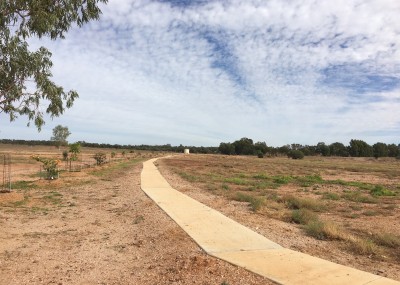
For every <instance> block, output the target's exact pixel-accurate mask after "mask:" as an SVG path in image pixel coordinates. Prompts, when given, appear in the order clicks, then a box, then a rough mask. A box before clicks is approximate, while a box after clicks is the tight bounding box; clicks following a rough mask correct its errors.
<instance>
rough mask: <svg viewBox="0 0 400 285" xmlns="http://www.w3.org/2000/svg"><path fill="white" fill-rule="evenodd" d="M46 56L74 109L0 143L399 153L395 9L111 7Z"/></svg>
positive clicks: (21, 128)
mask: <svg viewBox="0 0 400 285" xmlns="http://www.w3.org/2000/svg"><path fill="white" fill-rule="evenodd" d="M102 11H103V15H102V17H101V19H100V20H99V21H97V22H92V23H90V24H87V25H86V26H84V27H83V28H81V29H77V28H73V29H71V30H70V32H69V33H68V34H67V36H66V39H64V40H58V41H55V42H52V41H49V40H46V39H45V40H42V41H38V40H32V41H31V42H30V46H31V47H32V49H34V48H37V47H38V46H40V45H45V46H46V47H48V48H49V49H50V50H51V51H52V53H53V57H52V59H53V63H54V67H53V75H54V81H55V82H57V83H58V84H60V85H62V86H64V87H65V89H67V90H69V89H75V90H77V91H78V92H79V94H80V98H79V99H78V100H77V101H76V103H75V105H74V107H73V108H72V109H69V110H67V111H66V112H65V114H64V115H63V116H62V117H59V118H55V119H54V120H50V119H48V120H47V121H46V125H45V126H44V127H43V130H42V131H41V132H40V133H38V132H37V130H36V129H35V128H34V127H32V126H31V127H30V128H27V127H26V122H27V121H26V118H24V117H21V118H20V119H18V120H17V121H16V122H13V123H11V124H10V123H8V121H7V119H6V117H5V116H4V115H1V119H2V121H3V123H2V125H1V128H0V137H1V138H20V139H49V138H50V137H51V133H52V129H53V128H54V127H55V126H56V125H58V124H61V125H65V126H68V127H69V129H70V131H71V132H72V135H71V136H70V138H69V141H70V142H73V141H78V140H84V141H88V142H99V143H101V142H104V143H119V144H166V143H170V144H173V145H179V144H183V145H196V146H200V145H204V146H211V145H214V146H217V145H219V143H220V142H228V141H234V140H236V139H240V138H241V137H249V138H252V139H253V140H255V141H266V142H267V144H268V145H273V146H280V145H284V144H290V143H301V144H316V143H318V142H320V141H323V142H326V143H333V142H336V141H339V142H343V143H345V144H347V143H348V142H349V141H350V139H353V138H354V139H362V140H365V141H367V142H368V143H375V142H378V141H380V142H386V143H396V144H397V143H400V112H399V110H400V20H399V17H398V15H400V1H393V0H375V1H365V0H337V1H311V0H310V1H306V0H292V1H288V0H268V1H265V0H245V1H242V0H236V1H230V0H220V1H218V0H215V1H206V0H193V1H189V0H185V1H184V0H181V1H179V0H174V1H173V0H169V1H167V0H159V1H156V0H154V1H150V0H135V1H133V0H132V1H128V0H110V1H109V3H108V4H107V5H106V6H102Z"/></svg>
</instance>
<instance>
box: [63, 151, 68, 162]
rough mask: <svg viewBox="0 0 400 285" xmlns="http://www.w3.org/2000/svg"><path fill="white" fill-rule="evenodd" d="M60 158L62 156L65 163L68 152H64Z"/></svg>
mask: <svg viewBox="0 0 400 285" xmlns="http://www.w3.org/2000/svg"><path fill="white" fill-rule="evenodd" d="M62 156H63V160H64V161H67V160H68V151H66V150H64V151H63V153H62Z"/></svg>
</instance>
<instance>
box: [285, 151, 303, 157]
mask: <svg viewBox="0 0 400 285" xmlns="http://www.w3.org/2000/svg"><path fill="white" fill-rule="evenodd" d="M288 157H290V158H292V159H303V158H304V153H303V152H302V151H301V150H291V151H290V152H289V153H288Z"/></svg>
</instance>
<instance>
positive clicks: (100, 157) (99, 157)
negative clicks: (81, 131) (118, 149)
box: [93, 152, 107, 165]
mask: <svg viewBox="0 0 400 285" xmlns="http://www.w3.org/2000/svg"><path fill="white" fill-rule="evenodd" d="M93 158H94V159H95V160H96V164H97V165H102V164H104V163H106V160H107V156H106V154H105V153H103V152H98V153H96V154H94V155H93Z"/></svg>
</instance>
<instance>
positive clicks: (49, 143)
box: [0, 139, 218, 154]
mask: <svg viewBox="0 0 400 285" xmlns="http://www.w3.org/2000/svg"><path fill="white" fill-rule="evenodd" d="M0 143H2V144H19V145H31V146H34V145H43V146H58V145H59V141H57V140H48V141H47V140H14V139H0ZM76 143H78V144H80V145H81V146H82V147H93V148H114V149H127V150H147V151H164V152H179V153H181V152H183V150H184V149H185V148H188V149H190V152H191V153H204V154H207V153H218V147H204V146H200V147H198V146H183V145H179V146H172V145H170V144H165V145H144V144H142V145H120V144H107V143H90V142H85V141H78V142H76Z"/></svg>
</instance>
